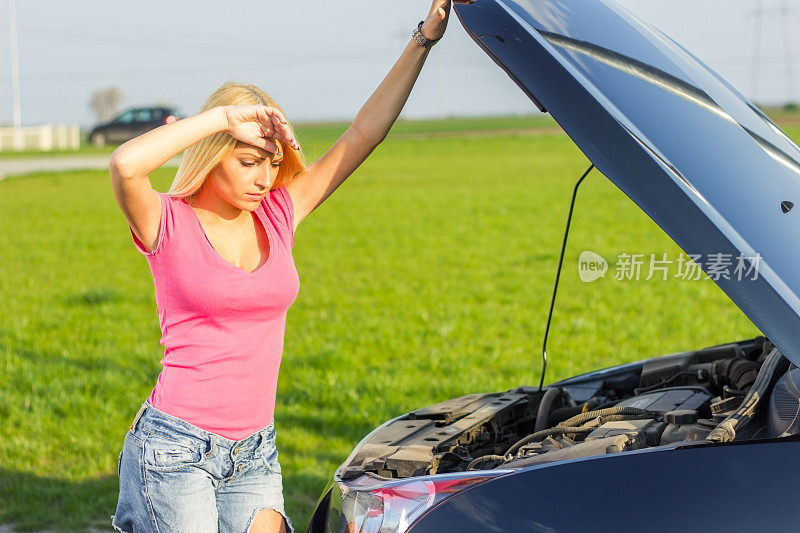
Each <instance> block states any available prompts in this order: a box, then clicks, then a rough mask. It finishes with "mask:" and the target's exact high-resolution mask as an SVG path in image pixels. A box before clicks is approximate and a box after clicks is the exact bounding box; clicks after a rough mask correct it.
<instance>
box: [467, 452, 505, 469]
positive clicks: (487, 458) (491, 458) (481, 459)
mask: <svg viewBox="0 0 800 533" xmlns="http://www.w3.org/2000/svg"><path fill="white" fill-rule="evenodd" d="M505 460H506V458H505V456H504V455H482V456H480V457H478V458H477V459H475V460H473V461H472V462H471V463H470V464H468V465H467V470H472V469H473V468H474V467H475V465H479V464H481V463H483V462H485V461H505Z"/></svg>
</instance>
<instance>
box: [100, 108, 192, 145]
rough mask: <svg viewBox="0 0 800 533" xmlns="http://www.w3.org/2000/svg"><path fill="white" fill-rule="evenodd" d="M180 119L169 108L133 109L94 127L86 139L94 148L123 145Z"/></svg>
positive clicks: (175, 112)
mask: <svg viewBox="0 0 800 533" xmlns="http://www.w3.org/2000/svg"><path fill="white" fill-rule="evenodd" d="M181 118H183V117H182V116H181V115H180V114H178V112H177V111H176V110H175V109H173V108H171V107H134V108H131V109H127V110H125V111H123V112H122V113H120V114H119V115H117V117H116V118H114V119H112V120H110V121H109V122H104V123H102V124H98V125H97V126H95V127H94V128H93V129H92V130H91V131H90V132H89V135H88V138H89V142H90V143H92V144H93V145H94V146H105V145H106V144H119V143H124V142H125V141H129V140H131V139H133V138H134V137H136V136H138V135H141V134H142V133H145V132H147V131H150V130H152V129H154V128H157V127H159V126H163V125H164V124H170V123H171V122H175V121H176V120H180V119H181Z"/></svg>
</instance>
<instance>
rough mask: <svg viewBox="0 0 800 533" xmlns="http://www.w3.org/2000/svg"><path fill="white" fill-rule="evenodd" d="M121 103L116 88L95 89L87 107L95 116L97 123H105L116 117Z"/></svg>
mask: <svg viewBox="0 0 800 533" xmlns="http://www.w3.org/2000/svg"><path fill="white" fill-rule="evenodd" d="M121 102H122V92H121V91H120V90H119V88H118V87H106V88H105V89H97V90H96V91H94V92H93V93H92V96H91V98H90V100H89V106H90V107H91V108H92V110H93V111H94V113H95V115H97V121H98V122H106V121H108V120H111V119H112V118H114V117H115V116H116V115H117V112H118V111H119V105H120V103H121Z"/></svg>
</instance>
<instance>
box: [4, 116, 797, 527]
mask: <svg viewBox="0 0 800 533" xmlns="http://www.w3.org/2000/svg"><path fill="white" fill-rule="evenodd" d="M486 126H487V127H488V125H486ZM445 129H446V128H445ZM790 133H791V134H792V135H794V136H795V137H797V136H798V134H799V133H800V130H796V129H795V130H790ZM334 135H335V132H333V130H332V131H331V132H329V134H328V136H327V137H326V136H325V135H321V134H320V135H318V136H317V137H316V138H315V139H314V140H313V141H312V140H309V139H306V142H307V143H308V144H307V147H308V148H307V153H313V152H317V153H318V154H319V153H320V152H322V151H323V150H324V149H325V148H326V147H327V146H328V145H329V144H330V142H332V141H333V140H334V139H335V136H334ZM487 153H488V154H491V157H485V156H484V154H487ZM587 166H588V162H587V160H586V159H585V157H584V156H583V155H582V154H581V153H580V151H579V150H578V149H577V148H576V147H575V146H574V145H573V143H572V142H571V141H570V139H569V138H568V137H566V136H563V135H560V136H559V135H552V136H549V135H539V136H536V137H533V136H519V135H517V136H512V135H508V136H490V137H484V138H458V137H446V136H445V137H440V138H437V137H433V138H430V139H424V140H422V139H412V138H409V139H397V138H393V139H389V140H387V141H386V142H385V143H383V144H382V145H381V146H380V147H379V148H378V149H377V150H376V151H375V152H374V154H373V155H372V156H371V157H370V158H369V159H368V160H367V161H366V162H365V164H364V165H362V167H361V168H360V169H359V170H358V171H357V172H356V173H355V174H354V175H353V176H351V177H350V178H349V179H348V181H346V182H345V183H344V184H343V185H342V186H341V187H340V189H339V190H338V191H337V192H336V193H335V194H334V195H333V196H332V197H331V198H329V199H328V200H327V201H326V202H325V203H324V204H323V205H322V206H320V207H319V208H318V209H317V210H316V211H315V212H314V213H312V214H311V215H310V216H309V217H308V218H307V219H306V220H304V221H303V223H302V224H301V225H300V227H299V229H298V231H297V234H296V236H295V248H294V256H295V262H296V265H297V268H298V271H299V274H300V279H301V288H300V294H299V296H298V298H297V300H296V302H295V303H294V305H293V306H292V308H291V309H290V310H289V313H288V319H287V325H286V342H285V351H284V356H283V363H282V368H281V375H280V381H279V390H278V403H277V408H276V428H277V439H278V449H279V451H280V458H281V464H282V467H283V474H284V489H285V496H286V506H287V510H288V512H289V514H290V516H291V517H292V519H293V521H294V522H295V524H296V526H297V527H298V529H301V530H302V529H304V528H305V526H306V524H307V523H308V519H309V518H310V515H311V512H312V509H313V507H314V505H315V503H316V500H317V497H318V496H319V494H320V491H321V489H322V488H323V486H324V485H325V483H326V481H327V480H328V479H329V477H330V476H331V475H332V474H333V471H334V470H335V468H336V466H338V465H339V464H340V463H341V461H342V460H344V458H345V457H346V456H347V454H348V453H349V451H350V450H351V448H352V447H353V446H354V445H355V444H356V443H357V442H358V440H360V439H361V438H362V437H363V436H364V435H365V434H366V433H367V432H368V431H370V430H371V429H372V428H373V427H374V426H376V425H378V424H380V423H381V422H383V421H385V420H387V419H389V418H392V417H395V416H397V415H399V414H402V413H404V412H407V411H409V410H413V409H415V408H418V407H422V406H424V405H427V404H431V403H435V402H439V401H443V400H446V399H448V398H451V397H455V396H459V395H463V394H468V393H473V392H486V391H500V390H504V389H507V388H511V387H515V386H518V385H521V384H529V385H534V384H537V383H538V380H539V369H540V355H541V342H542V334H543V329H544V324H545V320H546V317H547V308H548V304H549V299H550V294H551V290H552V283H553V279H554V276H555V270H556V265H557V260H558V251H559V246H560V244H561V239H562V236H563V228H564V222H565V217H566V212H567V208H568V205H569V199H570V194H571V191H572V187H573V185H574V182H575V180H576V179H577V177H578V176H579V175H580V174H581V173H582V172H583V170H584V169H585V168H586V167H587ZM173 173H174V169H171V170H160V171H158V172H157V173H156V174H155V175H154V176H152V179H153V183H154V186H155V187H156V188H157V189H159V190H166V189H167V187H168V185H169V183H170V181H171V179H172V174H173ZM0 235H2V238H0V257H2V262H0V302H2V305H0V523H3V522H14V523H16V524H17V525H19V526H23V527H25V528H27V529H29V530H35V529H37V528H43V527H45V526H48V525H49V526H51V527H52V526H56V525H65V524H68V525H69V526H70V527H71V528H72V529H74V530H81V528H85V526H86V524H88V523H89V522H93V523H100V524H103V525H105V526H106V527H109V528H110V526H109V524H110V520H109V519H108V517H109V516H110V515H111V514H113V512H114V509H115V505H116V501H117V490H118V478H117V472H116V463H117V458H118V454H119V451H120V449H121V447H122V441H123V437H124V435H125V432H126V430H127V428H128V426H129V425H130V422H131V420H132V418H133V416H134V414H135V413H136V411H137V409H138V407H139V405H140V404H141V403H142V401H144V399H145V398H146V397H147V396H148V395H149V393H150V391H151V389H152V387H153V386H154V384H155V381H156V377H157V375H158V372H159V370H160V364H159V361H160V359H161V357H162V354H163V351H162V350H163V348H162V347H161V346H160V345H159V338H160V331H159V327H158V322H157V317H156V314H155V300H154V294H153V285H152V278H151V274H150V271H149V269H148V266H147V262H146V261H145V259H144V257H142V256H141V255H139V254H138V253H137V252H136V251H135V250H134V247H133V243H132V241H131V238H130V234H129V232H128V230H127V226H126V223H125V220H124V218H123V216H122V214H121V212H120V210H119V208H118V207H117V205H116V203H115V202H114V198H113V195H112V193H111V189H110V185H109V179H108V176H107V174H106V173H105V172H100V171H97V172H70V173H62V174H57V175H37V176H31V177H26V178H19V179H9V180H6V181H3V182H0ZM585 249H589V250H593V251H595V252H597V253H599V254H601V255H603V256H604V257H606V258H607V259H608V260H609V261H610V262H611V265H610V268H611V269H613V268H614V265H613V262H614V259H615V257H616V255H617V254H619V253H621V252H628V253H647V254H649V253H656V254H660V253H664V252H666V253H668V254H670V257H676V256H677V254H678V248H677V246H676V245H675V244H674V243H672V242H671V241H670V240H669V238H668V237H666V235H664V233H663V232H662V231H661V230H660V229H659V228H657V227H656V226H655V224H654V223H653V222H652V221H651V220H650V219H649V218H648V217H647V216H645V215H644V214H643V213H642V212H641V211H640V210H639V209H638V208H637V207H635V206H634V205H633V203H632V202H631V201H630V200H628V199H627V197H625V196H624V195H623V194H622V193H621V192H619V191H618V190H617V189H616V188H615V187H614V186H613V185H612V184H610V182H608V180H606V179H605V178H604V177H603V176H602V175H600V174H599V173H597V172H594V173H593V174H591V175H590V176H589V177H588V178H587V180H586V181H585V182H584V185H583V186H582V188H581V191H580V193H579V196H578V201H577V205H576V212H575V216H574V219H573V224H572V231H571V235H570V243H569V247H568V251H567V256H566V259H565V263H564V272H563V275H562V282H561V285H560V287H559V294H558V303H557V306H556V311H555V314H554V317H553V324H552V328H551V332H550V340H549V344H548V354H549V357H550V366H549V370H548V376H547V381H548V382H549V381H554V380H557V379H561V378H565V377H568V376H571V375H574V374H576V373H579V372H585V371H590V370H593V369H596V368H600V367H604V366H609V365H613V364H617V363H623V362H628V361H635V360H639V359H642V358H645V357H650V356H653V355H657V354H662V353H670V352H675V351H681V350H685V349H690V348H700V347H703V346H707V345H711V344H716V343H721V342H726V341H731V340H735V339H743V338H747V337H751V336H755V335H758V334H759V332H758V330H757V329H756V328H755V327H754V326H753V325H752V324H751V322H750V321H749V320H748V319H747V318H746V317H745V316H744V315H743V314H742V313H741V311H739V309H738V308H737V307H736V306H735V305H734V304H733V303H732V302H730V301H729V300H728V298H727V297H726V296H725V295H724V294H723V293H722V292H721V291H720V290H719V289H718V288H717V287H716V285H714V284H713V282H711V281H709V280H705V281H680V280H676V279H670V280H668V281H660V280H659V281H657V280H650V281H644V280H640V281H616V280H614V279H613V276H612V275H607V276H606V278H604V279H601V280H598V281H595V282H593V283H583V282H581V281H580V280H579V278H578V276H577V268H576V265H577V256H578V254H579V253H580V252H581V251H582V250H585Z"/></svg>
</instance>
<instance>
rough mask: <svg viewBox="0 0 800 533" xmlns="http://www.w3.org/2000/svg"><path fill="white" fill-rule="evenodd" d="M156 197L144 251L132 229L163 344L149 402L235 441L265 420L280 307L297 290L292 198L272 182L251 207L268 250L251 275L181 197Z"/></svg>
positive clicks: (278, 351)
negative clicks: (150, 246)
mask: <svg viewBox="0 0 800 533" xmlns="http://www.w3.org/2000/svg"><path fill="white" fill-rule="evenodd" d="M159 195H160V196H161V227H160V229H159V233H158V235H159V236H158V243H157V245H156V248H155V249H154V250H153V251H152V252H147V250H146V248H145V247H144V245H143V244H142V243H141V241H140V240H139V239H138V238H137V237H136V235H135V234H134V233H133V230H131V236H133V240H134V244H135V245H136V249H137V250H138V251H139V252H141V253H142V254H144V255H145V256H146V257H147V262H148V263H149V264H150V270H151V272H152V273H153V284H154V286H155V294H156V313H157V314H158V322H159V324H160V326H161V344H162V345H164V358H163V359H162V360H161V365H162V366H163V368H162V370H161V373H160V374H159V376H158V380H157V382H156V385H155V387H154V388H153V392H152V394H151V395H150V398H149V402H150V404H151V405H152V406H153V407H155V408H156V409H159V410H161V411H164V412H165V413H168V414H171V415H173V416H176V417H178V418H180V419H182V420H185V421H187V422H189V423H191V424H194V425H195V426H198V427H200V428H203V429H205V430H206V431H210V432H211V433H216V434H217V435H222V436H223V437H226V438H228V439H232V440H241V439H244V438H245V437H248V436H250V435H252V434H253V433H255V432H257V431H259V430H261V429H263V428H264V427H266V426H268V425H269V424H270V423H271V422H272V420H273V414H274V411H275V394H276V390H277V384H278V369H279V368H280V363H281V355H282V353H283V336H284V329H285V326H286V311H287V310H288V309H289V306H291V305H292V303H293V302H294V300H295V299H296V298H297V294H298V291H299V288H300V279H299V277H298V275H297V269H296V268H295V265H294V259H293V257H292V248H293V246H294V242H293V227H294V222H293V217H294V206H293V205H292V200H291V198H290V197H289V193H288V192H287V191H286V187H281V188H279V189H275V190H273V191H271V192H270V193H269V194H268V195H267V196H266V197H265V198H264V199H263V200H262V201H261V204H260V205H259V206H258V208H257V209H256V210H255V214H256V215H257V216H258V220H259V221H260V222H261V225H263V227H264V230H265V232H266V235H267V237H268V239H269V248H270V250H269V257H268V259H267V262H266V263H264V264H263V265H262V266H261V267H259V268H258V269H257V270H255V271H254V272H252V273H251V272H247V271H246V270H243V269H241V268H239V267H237V266H235V265H233V264H232V263H229V262H228V261H227V260H225V259H223V258H222V256H221V255H219V253H218V252H217V251H216V250H215V249H214V247H213V246H212V245H211V242H210V241H209V240H208V237H206V234H205V232H204V231H203V227H202V226H201V225H200V220H199V219H198V218H197V215H196V214H195V212H194V210H193V209H192V207H191V206H190V205H189V204H188V203H186V202H185V201H184V200H182V199H178V198H173V197H172V196H170V195H168V194H166V193H159ZM128 229H130V228H128Z"/></svg>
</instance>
